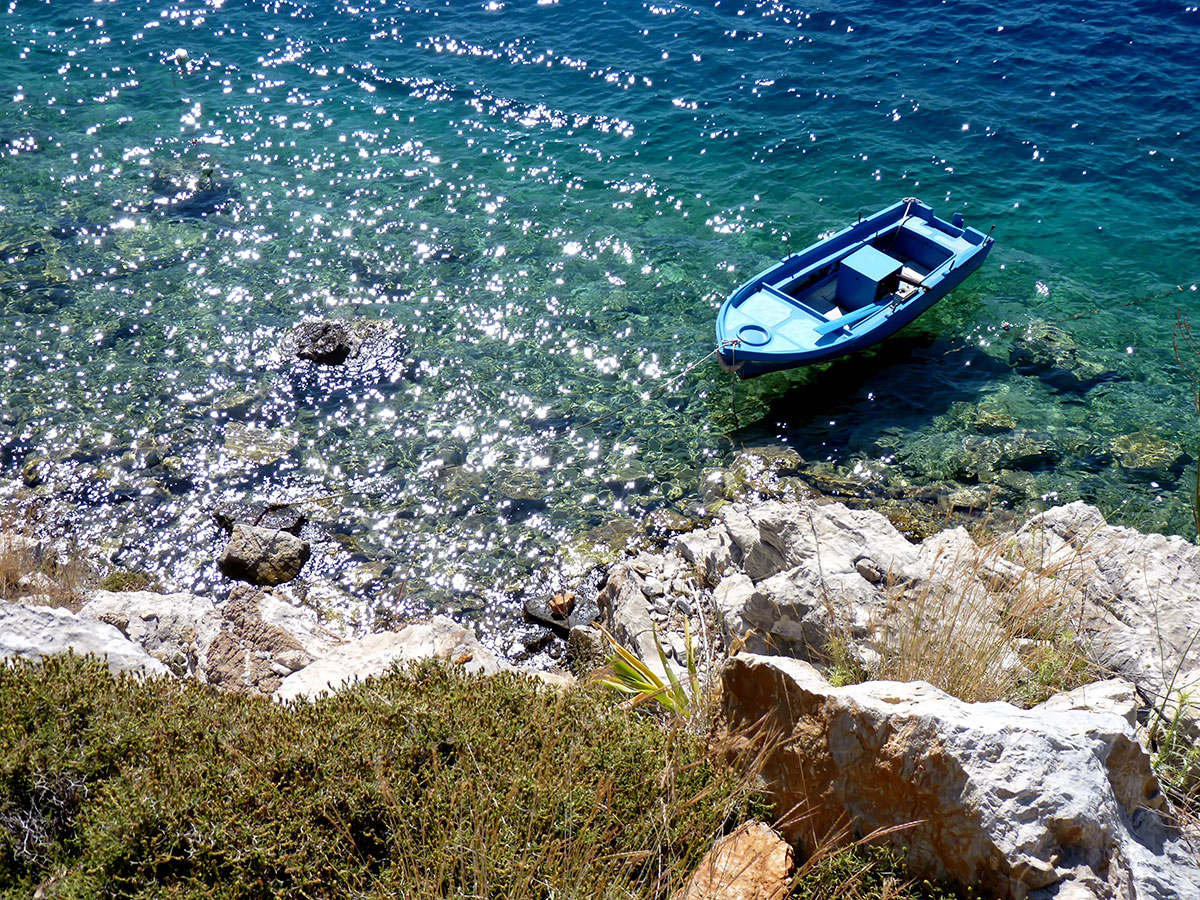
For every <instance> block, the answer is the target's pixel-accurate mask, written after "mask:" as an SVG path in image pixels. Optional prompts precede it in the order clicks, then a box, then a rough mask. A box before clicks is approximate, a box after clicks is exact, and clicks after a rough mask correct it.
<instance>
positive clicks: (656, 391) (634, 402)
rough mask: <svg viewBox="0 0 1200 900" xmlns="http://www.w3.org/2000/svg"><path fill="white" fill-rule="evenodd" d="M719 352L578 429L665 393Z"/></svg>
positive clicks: (710, 354) (707, 355)
mask: <svg viewBox="0 0 1200 900" xmlns="http://www.w3.org/2000/svg"><path fill="white" fill-rule="evenodd" d="M720 352H721V348H720V347H717V348H716V349H714V350H712V351H711V352H709V353H707V354H705V355H704V356H703V357H701V358H700V359H698V360H696V361H695V362H694V363H692V364H691V365H690V366H688V367H687V368H685V369H684V370H683V371H682V372H680V373H679V374H677V375H672V376H671V377H670V378H668V379H667V380H666V381H664V382H663V383H662V384H660V385H659V386H658V387H656V388H655V389H654V390H652V391H651V392H650V393H649V394H646V395H645V396H642V397H638V398H637V399H636V400H630V401H629V402H628V403H626V404H625V405H624V406H618V407H617V408H616V409H610V410H609V411H608V412H606V413H605V414H604V415H602V416H597V417H596V418H594V419H592V420H591V421H590V422H585V423H584V424H583V425H581V426H579V427H580V428H591V427H592V426H593V425H595V424H597V423H599V422H603V421H604V420H605V419H608V418H611V417H612V416H615V415H617V414H619V413H623V412H624V411H625V410H627V409H629V408H630V407H633V406H637V405H638V404H641V403H645V402H646V401H647V400H649V399H650V398H651V397H653V396H655V395H656V394H661V393H662V392H663V391H665V390H666V389H667V388H669V387H670V386H671V384H672V383H673V382H676V381H678V380H679V379H680V378H682V377H683V376H684V375H687V374H688V373H689V372H691V371H692V370H693V369H695V368H697V367H699V366H701V365H703V364H704V363H706V362H708V361H709V360H710V359H712V358H713V357H714V356H716V355H717V354H718V353H720Z"/></svg>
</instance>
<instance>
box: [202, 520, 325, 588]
mask: <svg viewBox="0 0 1200 900" xmlns="http://www.w3.org/2000/svg"><path fill="white" fill-rule="evenodd" d="M310 553H311V549H310V548H309V545H308V541H303V540H301V539H300V538H298V537H296V536H295V535H294V534H290V533H288V532H286V531H281V530H279V529H275V528H261V527H258V526H254V525H234V526H233V534H232V536H231V537H230V538H229V544H228V545H227V546H226V547H225V552H224V553H222V554H221V558H220V560H218V565H219V566H220V568H221V571H222V572H224V573H225V574H226V575H228V576H229V577H230V578H234V579H237V580H238V581H247V582H249V583H250V584H256V585H260V586H271V585H276V584H283V583H284V582H285V581H291V580H292V579H293V578H295V577H296V576H297V575H299V574H300V570H301V569H302V568H304V564H305V563H306V562H308V557H309V555H310Z"/></svg>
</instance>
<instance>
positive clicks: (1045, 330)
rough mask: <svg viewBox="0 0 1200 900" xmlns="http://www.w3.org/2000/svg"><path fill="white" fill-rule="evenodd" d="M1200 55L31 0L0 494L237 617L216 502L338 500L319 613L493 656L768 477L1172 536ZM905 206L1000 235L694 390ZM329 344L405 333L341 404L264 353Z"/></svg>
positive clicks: (1181, 472)
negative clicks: (570, 574)
mask: <svg viewBox="0 0 1200 900" xmlns="http://www.w3.org/2000/svg"><path fill="white" fill-rule="evenodd" d="M1198 37H1200V12H1198V11H1197V7H1195V6H1189V5H1185V4H1184V3H1165V2H1141V3H1132V4H1131V3H1127V2H1122V3H1115V2H1108V0H1102V2H1087V3H1082V2H1074V3H1068V2H1038V3H1034V2H1031V0H1020V2H1015V3H1009V4H1005V5H1004V7H1003V9H997V8H993V6H992V5H991V4H984V3H972V2H918V3H905V4H898V3H890V2H888V3H870V2H850V3H839V4H833V5H830V6H804V5H795V4H789V3H781V2H757V3H748V2H730V0H721V2H715V0H713V2H707V3H690V4H689V3H671V2H648V3H640V2H632V0H610V2H583V0H558V2H554V0H541V2H537V0H495V2H482V3H481V2H473V3H459V2H444V3H420V2H411V3H403V2H382V0H367V2H362V3H342V2H329V0H308V2H303V0H295V2H283V0H280V2H270V3H249V2H230V0H226V2H222V0H210V2H188V3H163V2H140V3H139V2H123V0H117V2H106V3H104V2H82V0H66V2H59V0H53V2H36V3H35V2H25V0H9V2H8V4H7V7H6V8H4V9H3V10H0V323H2V324H0V474H2V475H3V478H4V481H5V484H6V487H5V488H4V496H6V497H7V498H8V500H9V506H10V508H11V509H12V510H14V511H15V510H17V509H18V508H20V509H23V510H25V512H24V513H23V515H26V516H29V517H32V518H33V519H35V520H37V521H39V522H45V523H46V525H45V527H47V528H60V529H61V528H65V529H67V530H68V531H69V532H70V534H71V535H72V536H73V537H74V538H75V539H76V540H78V541H80V542H83V543H88V544H94V545H96V546H99V547H101V548H103V549H104V552H105V553H106V554H107V555H108V556H109V558H110V559H111V560H112V561H113V563H114V564H115V565H118V566H121V567H124V568H130V569H140V568H144V569H148V570H150V571H152V572H154V573H156V574H157V575H158V576H159V577H160V578H161V579H162V581H163V582H164V584H165V585H167V586H177V587H180V588H187V589H193V590H201V591H204V590H211V591H214V592H218V593H219V592H220V591H221V590H223V588H222V584H223V581H222V579H221V578H220V576H219V575H218V574H217V573H216V571H215V568H214V565H213V563H212V560H213V558H214V557H215V556H216V554H217V553H218V552H219V550H220V547H221V544H222V542H223V536H222V534H221V532H220V530H219V529H218V528H217V526H216V525H215V524H214V522H213V519H212V516H211V510H212V508H213V507H214V506H215V505H217V504H218V503H220V502H222V501H225V500H233V499H260V500H286V499H291V500H300V499H313V498H324V499H323V500H322V501H321V502H320V503H314V504H310V505H309V506H307V507H306V509H307V510H308V512H309V513H310V514H311V515H312V518H313V520H314V523H315V524H314V526H313V528H312V530H311V536H312V537H313V538H314V540H316V541H317V542H318V551H317V553H316V555H315V557H314V560H313V562H311V563H310V564H309V568H308V569H307V570H306V576H307V583H308V584H309V586H310V590H311V591H312V596H313V598H314V600H315V601H316V602H321V603H326V604H332V605H333V606H335V607H339V608H340V609H342V610H343V611H344V612H345V613H346V614H347V615H348V616H349V618H350V619H351V620H353V621H355V622H358V623H360V624H361V625H362V626H363V627H367V626H370V625H371V623H372V622H373V621H375V620H376V618H377V617H378V616H380V615H381V614H384V613H388V612H398V613H400V614H403V615H407V614H411V613H415V612H421V611H425V610H449V611H452V612H456V613H459V614H461V615H464V616H468V617H472V618H476V619H478V620H481V621H482V622H484V623H485V625H486V626H487V627H490V628H491V629H493V630H494V631H495V632H496V633H498V634H499V633H503V632H504V631H505V629H506V628H507V627H508V626H507V624H506V623H509V622H511V621H513V619H514V616H515V614H516V612H515V611H516V610H517V609H518V608H519V604H520V598H521V596H522V594H523V592H524V591H526V590H528V589H531V587H532V586H536V585H538V584H540V583H542V582H543V581H545V580H546V579H547V578H548V579H549V581H550V582H553V580H554V576H555V573H556V572H557V565H558V564H557V563H556V562H555V554H556V552H557V550H558V549H559V548H561V547H562V546H564V545H568V544H571V543H573V542H575V541H576V540H577V539H578V538H579V537H580V536H582V535H585V534H589V533H595V532H593V531H592V530H593V529H600V530H601V531H603V530H604V529H605V528H606V527H611V526H612V523H614V522H617V521H620V520H623V519H626V518H628V517H632V518H634V519H638V518H640V517H642V516H644V515H645V514H647V513H649V512H651V511H654V510H657V509H660V508H665V509H670V510H674V511H676V512H682V513H684V514H694V513H695V511H696V510H697V509H698V507H699V505H700V502H701V497H700V482H701V478H702V476H703V473H704V471H705V470H706V469H708V468H711V467H714V466H717V465H720V464H722V463H725V462H727V461H728V460H729V459H730V458H731V455H732V454H733V453H734V452H736V450H737V449H738V448H739V447H741V446H743V445H761V444H769V443H782V442H786V443H788V444H790V445H791V446H794V447H795V448H796V449H797V450H798V451H799V452H800V453H801V455H802V456H803V457H804V458H805V459H806V460H807V461H808V463H809V466H810V472H811V473H812V474H813V476H814V477H816V476H820V478H822V479H823V480H824V482H830V481H840V483H841V484H842V485H843V489H844V490H846V491H848V492H857V493H860V494H862V495H872V494H879V493H890V494H895V495H904V494H905V493H906V492H908V493H915V494H922V495H924V496H925V497H926V498H927V499H928V498H932V499H935V500H937V499H940V500H941V502H943V503H945V502H946V501H945V498H946V497H947V496H951V495H953V494H954V492H956V491H958V492H960V494H959V495H960V496H961V492H962V491H963V490H964V489H965V490H967V491H968V492H974V493H973V494H972V495H973V496H978V497H986V498H987V499H986V502H987V503H990V504H993V505H994V506H995V507H996V508H1003V509H1011V510H1014V511H1024V510H1027V509H1030V508H1040V507H1041V506H1044V505H1047V504H1049V503H1052V502H1055V501H1065V500H1071V499H1076V498H1084V499H1087V500H1089V501H1091V502H1094V503H1096V504H1098V505H1099V506H1100V507H1101V508H1102V509H1103V510H1104V512H1105V513H1106V514H1108V515H1109V516H1110V517H1111V518H1112V519H1113V520H1114V521H1117V522H1125V523H1129V524H1133V525H1137V526H1139V527H1142V528H1149V529H1157V530H1161V531H1166V532H1173V533H1184V534H1189V535H1191V532H1192V525H1191V500H1190V491H1189V488H1188V485H1189V484H1191V483H1192V480H1193V479H1194V477H1195V462H1194V460H1193V455H1194V454H1195V453H1196V449H1195V448H1196V446H1197V443H1198V442H1200V428H1198V427H1197V417H1196V412H1195V405H1194V397H1193V394H1192V390H1191V387H1190V384H1189V381H1188V378H1187V375H1186V373H1185V371H1184V370H1183V369H1181V368H1180V366H1179V365H1178V363H1177V362H1176V358H1175V353H1174V351H1173V347H1172V328H1173V325H1174V322H1175V319H1176V314H1177V311H1182V312H1183V313H1184V315H1189V314H1190V315H1200V307H1198V303H1197V300H1198V299H1200V297H1198V294H1197V293H1196V290H1195V287H1194V284H1195V282H1196V280H1197V279H1198V278H1200V253H1198V252H1197V250H1198V243H1197V240H1196V238H1195V229H1194V227H1193V218H1194V215H1193V214H1194V210H1195V207H1196V205H1197V203H1198V202H1200V108H1198V107H1200V63H1197V61H1196V58H1195V48H1196V46H1197V44H1198V41H1197V38H1198ZM177 48H182V49H184V50H186V51H187V55H188V61H187V63H186V65H184V64H180V63H178V62H176V61H175V57H174V54H175V51H176V49H177ZM911 195H915V196H919V197H921V198H922V199H924V200H925V201H926V202H929V203H931V204H933V205H934V206H935V207H936V208H938V209H939V210H940V211H941V212H942V213H943V214H944V215H945V216H946V217H949V215H950V214H951V213H952V212H955V211H961V212H963V213H964V215H965V216H966V217H967V220H968V222H969V223H971V224H974V225H976V226H979V227H982V228H984V229H985V230H986V229H987V228H990V227H992V226H995V231H994V235H995V237H996V239H997V246H996V248H995V250H994V251H993V253H992V255H991V257H990V259H989V261H988V262H987V264H985V267H984V268H983V269H982V270H981V271H980V272H979V273H978V274H977V275H976V276H975V277H973V278H972V279H970V280H969V281H968V282H967V283H966V284H965V285H964V286H963V287H961V288H960V289H959V290H957V291H956V292H955V293H954V294H953V295H951V296H950V297H949V298H948V299H946V300H944V301H942V302H941V303H940V304H939V305H938V306H937V307H935V309H934V310H933V311H931V312H930V313H928V314H927V315H926V316H924V317H923V318H922V319H920V320H919V321H918V322H917V323H916V324H915V325H913V326H911V327H910V328H909V329H908V330H906V331H905V332H904V333H902V334H901V335H899V336H897V337H896V338H895V339H893V340H892V341H890V342H888V343H886V344H885V345H883V346H882V347H880V348H878V349H877V350H876V351H875V352H873V353H871V354H868V355H867V356H865V357H862V358H858V359H854V360H848V361H842V362H839V363H835V364H831V365H828V366H824V367H818V368H815V369H812V370H806V371H803V372H799V373H787V374H779V375H773V376H767V377H764V378H761V379H758V380H755V381H752V382H745V383H740V384H738V385H737V386H736V388H735V387H734V386H732V383H731V381H730V378H729V376H728V375H726V374H724V373H722V372H721V371H720V370H719V368H718V367H717V365H716V363H715V362H714V361H713V360H708V361H706V362H705V363H704V364H702V365H699V366H697V367H696V368H695V369H694V370H693V371H691V372H690V373H688V374H687V375H686V376H685V377H683V378H681V379H678V380H670V377H671V376H673V375H674V374H675V373H678V372H680V371H682V370H684V369H685V368H686V367H688V366H691V365H693V364H694V363H697V362H699V361H700V360H702V359H703V358H704V357H705V356H706V355H707V354H708V353H709V352H710V351H711V350H712V348H713V343H714V337H713V317H714V314H715V311H716V308H717V306H718V305H719V303H720V301H721V299H722V298H723V297H724V296H725V295H726V294H727V293H728V292H729V291H730V290H731V289H732V288H734V287H735V286H736V285H737V284H739V283H740V282H741V281H743V280H744V279H745V278H747V277H749V276H750V275H752V274H753V273H754V272H755V271H757V270H758V269H760V268H763V267H765V266H766V265H767V264H769V263H770V262H772V261H773V260H774V259H776V258H778V257H779V256H780V255H782V254H784V253H786V252H787V251H788V249H789V248H791V249H798V248H801V247H804V246H806V245H807V244H809V243H811V242H812V241H813V240H815V239H816V238H817V237H818V236H819V235H821V234H824V233H827V232H829V231H832V230H836V229H837V228H840V227H841V226H843V225H844V224H846V223H847V222H848V221H850V220H852V219H853V218H855V217H856V216H857V215H859V214H860V213H869V212H872V211H874V210H876V209H878V208H880V207H882V206H884V205H886V204H889V203H891V202H894V201H895V200H897V199H900V198H901V197H905V196H911ZM1176 286H1179V287H1181V288H1182V290H1176V289H1175V288H1176ZM310 316H324V317H331V318H337V319H356V320H364V321H370V322H376V323H379V325H380V327H381V328H382V327H383V326H387V328H388V331H387V333H386V335H384V336H383V337H381V338H379V339H378V340H376V341H375V342H374V343H371V342H368V344H369V346H370V347H371V348H373V350H372V352H371V353H367V354H365V355H364V356H362V357H360V358H359V359H357V360H354V361H352V362H351V363H350V364H349V365H348V366H347V367H345V368H341V369H321V368H319V367H316V366H314V365H312V364H309V363H297V362H296V361H294V360H289V359H288V358H287V357H286V354H285V353H284V352H282V351H281V349H280V348H281V342H283V340H284V338H285V337H286V335H287V334H288V333H289V331H290V330H291V328H292V327H293V326H294V325H295V324H296V323H297V322H299V321H301V320H302V319H304V318H305V317H310ZM381 333H382V332H381ZM1185 359H1187V354H1185ZM1189 361H1194V360H1189ZM247 445H248V446H249V447H250V449H249V450H247V449H246V447H247ZM43 459H44V460H47V462H45V463H41V462H38V461H39V460H43ZM23 473H24V474H25V476H26V481H28V482H29V483H32V485H33V486H30V484H27V483H26V481H23V479H22V474H23ZM39 482H40V483H39ZM348 492H349V493H348Z"/></svg>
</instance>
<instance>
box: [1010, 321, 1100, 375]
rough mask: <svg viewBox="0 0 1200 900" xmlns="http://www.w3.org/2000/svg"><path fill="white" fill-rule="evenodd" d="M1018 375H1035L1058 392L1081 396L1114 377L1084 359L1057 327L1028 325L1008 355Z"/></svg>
mask: <svg viewBox="0 0 1200 900" xmlns="http://www.w3.org/2000/svg"><path fill="white" fill-rule="evenodd" d="M1009 362H1010V363H1011V364H1012V366H1013V368H1014V369H1016V370H1017V372H1018V373H1019V374H1021V375H1036V376H1037V377H1038V378H1040V379H1041V380H1042V381H1044V382H1046V383H1047V384H1049V385H1050V386H1051V387H1054V388H1056V389H1058V390H1060V391H1072V392H1077V393H1083V392H1085V391H1088V390H1090V389H1091V388H1093V387H1095V386H1096V385H1097V384H1100V383H1101V382H1103V381H1111V380H1112V379H1114V378H1116V377H1117V375H1116V373H1114V372H1111V371H1109V370H1108V369H1106V368H1105V367H1104V366H1103V365H1102V364H1100V363H1098V362H1096V361H1093V360H1089V359H1086V358H1084V356H1083V354H1082V353H1081V352H1080V350H1079V347H1078V346H1077V345H1076V343H1075V339H1074V338H1072V337H1071V335H1070V334H1068V333H1067V332H1066V331H1064V330H1063V329H1061V328H1059V327H1058V326H1057V325H1051V324H1050V323H1048V322H1031V323H1030V325H1029V327H1028V328H1026V329H1025V332H1024V333H1023V334H1022V335H1021V337H1020V339H1019V340H1018V341H1017V343H1016V344H1015V345H1014V346H1013V348H1012V350H1011V351H1010V353H1009Z"/></svg>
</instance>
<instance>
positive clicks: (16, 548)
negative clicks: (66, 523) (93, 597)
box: [0, 517, 86, 610]
mask: <svg viewBox="0 0 1200 900" xmlns="http://www.w3.org/2000/svg"><path fill="white" fill-rule="evenodd" d="M31 531H33V529H32V528H31V525H30V523H27V522H19V523H18V522H14V521H13V520H12V517H5V518H0V599H2V600H10V601H17V602H21V603H28V604H33V605H38V606H62V607H66V608H68V609H71V610H77V609H78V608H79V605H80V604H81V603H82V602H83V587H84V580H85V571H86V566H85V564H84V563H83V562H82V557H81V555H80V554H79V553H75V552H69V551H68V552H59V548H57V547H56V546H55V545H54V544H53V543H52V542H51V541H50V540H47V539H45V538H40V537H34V536H32V534H31Z"/></svg>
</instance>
